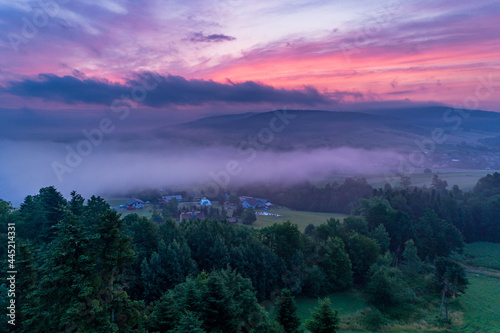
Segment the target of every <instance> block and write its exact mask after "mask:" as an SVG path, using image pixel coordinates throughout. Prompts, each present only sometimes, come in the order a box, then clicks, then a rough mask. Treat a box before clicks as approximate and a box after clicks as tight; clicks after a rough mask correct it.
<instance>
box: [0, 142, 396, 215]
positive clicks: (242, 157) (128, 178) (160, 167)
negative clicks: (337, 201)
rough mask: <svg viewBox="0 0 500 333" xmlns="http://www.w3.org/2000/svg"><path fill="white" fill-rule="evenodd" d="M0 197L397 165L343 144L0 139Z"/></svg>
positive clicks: (214, 186) (210, 188)
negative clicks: (276, 147) (277, 147)
mask: <svg viewBox="0 0 500 333" xmlns="http://www.w3.org/2000/svg"><path fill="white" fill-rule="evenodd" d="M0 152H1V155H2V163H1V167H0V184H1V186H0V198H2V199H4V200H8V201H11V202H12V203H13V204H14V205H16V206H17V205H19V203H20V202H22V200H23V199H24V197H25V196H26V195H29V194H35V193H37V192H38V190H39V189H40V188H41V187H44V186H51V185H54V186H55V187H56V188H57V189H58V190H60V191H61V192H62V193H63V194H64V195H65V196H69V193H70V192H71V191H72V190H76V191H77V192H79V193H81V194H82V195H84V196H86V197H89V196H90V195H94V194H98V195H106V194H109V193H114V194H119V193H127V192H129V191H131V190H134V189H138V188H167V189H169V188H176V189H184V190H188V191H193V192H201V191H205V192H207V193H212V194H213V193H214V192H215V191H219V190H220V191H222V189H223V188H224V187H226V186H228V187H232V186H240V185H245V184H251V183H255V182H264V183H274V182H276V183H295V182H301V181H314V180H321V179H324V178H325V177H328V176H329V175H331V174H334V173H342V174H350V175H353V176H359V175H369V174H375V173H381V172H384V171H385V170H388V169H390V168H394V167H396V165H397V163H398V155H397V153H395V152H391V151H388V150H364V149H355V148H349V147H341V148H336V149H314V150H308V151H305V150H295V151H287V152H275V151H271V150H264V151H259V150H255V149H254V148H252V147H245V148H244V149H242V148H240V149H238V148H237V147H230V146H207V147H199V146H192V145H183V146H180V145H171V144H169V142H166V141H160V140H156V141H140V140H135V141H111V140H109V141H106V140H104V141H103V142H102V143H101V144H100V145H97V146H92V147H91V148H90V146H88V145H85V144H83V145H80V146H78V142H73V143H56V142H49V141H46V142H26V141H11V140H2V141H0Z"/></svg>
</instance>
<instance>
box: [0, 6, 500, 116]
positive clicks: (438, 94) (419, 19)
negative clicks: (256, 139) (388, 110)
mask: <svg viewBox="0 0 500 333" xmlns="http://www.w3.org/2000/svg"><path fill="white" fill-rule="evenodd" d="M499 17H500V3H499V2H498V1H495V0H484V1H475V2H473V1H449V0H438V1H436V0H432V1H430V0H429V1H427V0H423V1H414V0H413V1H412V0H410V1H376V2H375V1H364V0H357V1H352V0H351V1H323V0H318V1H314V0H312V1H311V0H307V1H306V0H304V1H302V0H289V1H260V0H254V1H240V0H223V1H212V0H203V1H201V0H200V1H192V0H183V1H175V0H166V1H159V0H143V1H121V0H102V1H91V0H39V1H27V0H17V1H10V0H0V32H1V33H0V34H1V35H2V36H1V38H0V105H1V106H2V107H3V108H8V109H14V110H15V109H19V110H25V109H36V110H54V109H61V110H71V111H75V110H77V111H78V110H80V111H81V112H84V111H85V110H87V111H88V110H89V109H106V108H108V109H109V108H110V107H112V106H113V102H115V103H116V100H117V99H120V98H122V99H124V98H125V99H129V100H130V99H131V100H133V102H134V103H135V104H136V106H137V107H139V108H147V109H151V110H158V111H164V112H170V113H172V114H175V113H184V114H185V113H186V112H183V111H186V110H187V111H188V113H189V112H191V113H192V114H195V115H203V114H204V113H210V112H212V113H213V112H214V111H213V110H218V112H222V113H223V112H230V111H234V110H240V109H244V110H247V109H253V110H255V109H266V110H268V109H269V108H281V107H288V108H294V107H301V108H304V107H308V108H315V109H326V110H328V109H332V108H335V107H337V108H338V107H339V105H349V104H353V103H368V105H369V103H374V105H375V104H376V103H380V102H387V101H403V102H408V103H422V102H424V103H427V102H432V103H439V104H446V105H451V106H459V107H464V106H465V107H469V108H477V109H483V110H492V111H500V107H499V105H500V103H499V102H500V94H498V93H495V90H498V89H500V71H499V69H500V30H499V29H498V27H497V26H498V18H499ZM114 105H115V106H116V104H114ZM363 105H365V104H363ZM207 110H208V111H207Z"/></svg>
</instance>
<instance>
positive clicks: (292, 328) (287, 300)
mask: <svg viewBox="0 0 500 333" xmlns="http://www.w3.org/2000/svg"><path fill="white" fill-rule="evenodd" d="M276 320H277V321H278V323H280V324H281V326H283V328H284V329H285V332H287V333H296V332H300V330H299V326H300V319H299V317H298V316H297V305H296V304H295V299H294V297H293V296H292V292H291V291H290V290H289V289H283V290H282V291H281V296H280V298H279V299H278V302H277V303H276Z"/></svg>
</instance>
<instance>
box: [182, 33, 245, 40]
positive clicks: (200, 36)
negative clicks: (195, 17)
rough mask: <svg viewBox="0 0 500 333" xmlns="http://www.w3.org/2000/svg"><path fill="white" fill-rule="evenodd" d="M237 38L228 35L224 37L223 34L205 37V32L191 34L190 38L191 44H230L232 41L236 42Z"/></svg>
mask: <svg viewBox="0 0 500 333" xmlns="http://www.w3.org/2000/svg"><path fill="white" fill-rule="evenodd" d="M235 39H236V38H235V37H232V36H228V35H223V34H211V35H205V34H203V32H196V33H194V34H191V35H190V36H189V41H191V42H196V43H199V42H208V43H214V42H230V41H232V40H235Z"/></svg>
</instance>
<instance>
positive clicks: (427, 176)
mask: <svg viewBox="0 0 500 333" xmlns="http://www.w3.org/2000/svg"><path fill="white" fill-rule="evenodd" d="M493 172H495V171H488V170H466V169H452V168H449V169H448V168H446V169H444V168H443V169H434V170H432V173H424V170H423V169H422V170H415V172H414V173H412V174H409V176H410V178H411V182H412V185H414V186H424V185H426V186H427V187H430V185H431V182H432V177H434V175H438V176H439V178H440V179H443V180H446V181H447V182H448V188H449V189H450V188H451V187H452V186H453V185H458V186H459V187H460V188H461V189H462V190H465V191H470V190H472V189H473V188H474V185H476V183H477V181H478V180H479V178H481V177H484V176H486V175H487V174H489V173H493ZM347 177H349V175H341V174H339V175H336V176H335V177H331V178H330V179H327V180H325V181H322V182H320V183H319V185H324V184H326V183H328V182H333V181H337V182H342V181H343V179H345V178H347ZM365 178H366V181H367V182H368V183H369V184H370V185H372V186H373V187H375V188H383V187H384V185H385V183H386V182H388V181H389V183H390V184H391V185H392V186H398V185H399V178H398V177H397V176H395V175H389V177H386V176H385V175H368V176H365Z"/></svg>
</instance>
